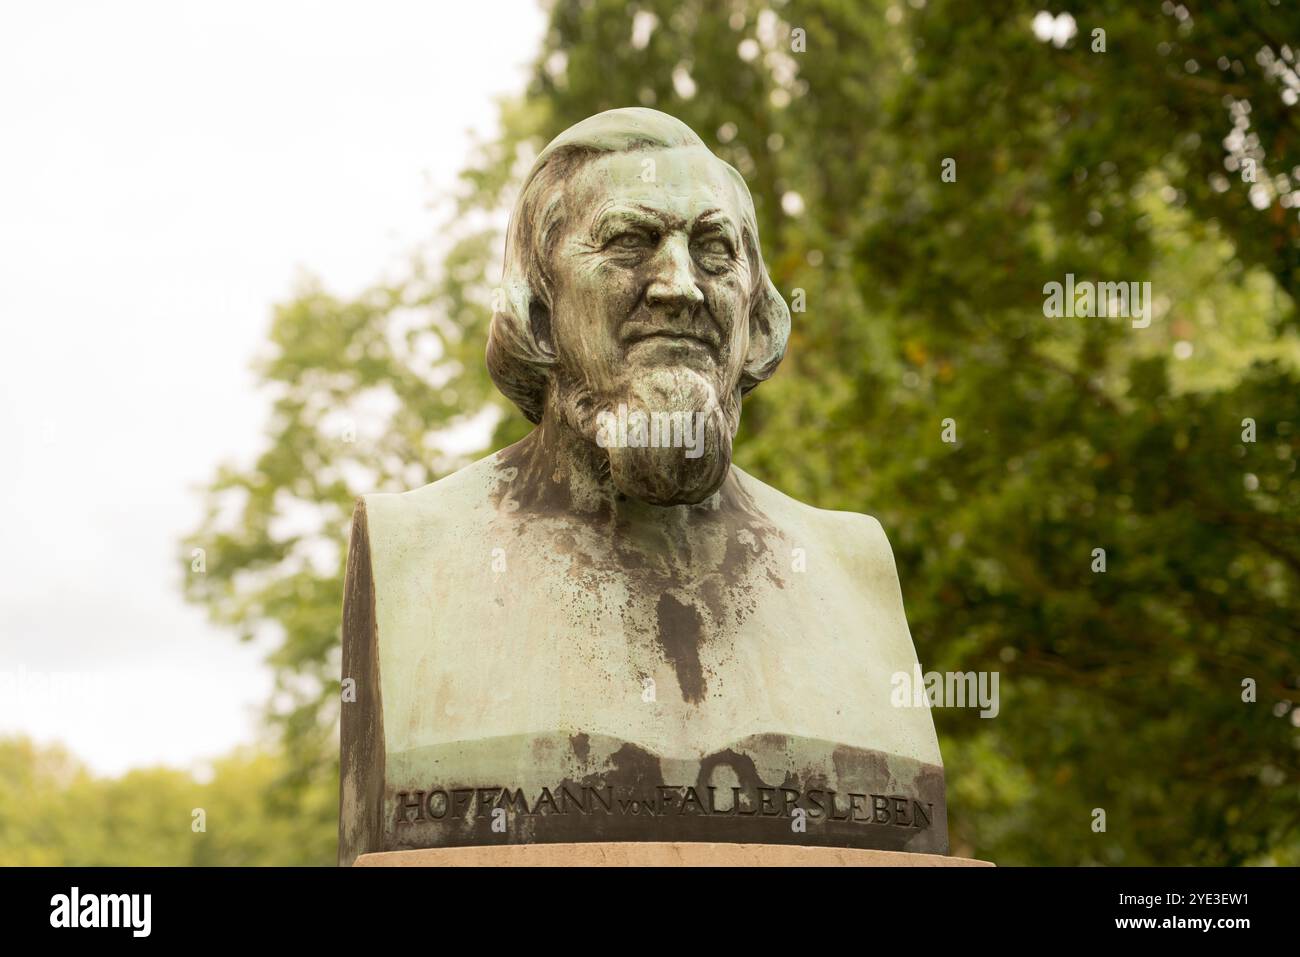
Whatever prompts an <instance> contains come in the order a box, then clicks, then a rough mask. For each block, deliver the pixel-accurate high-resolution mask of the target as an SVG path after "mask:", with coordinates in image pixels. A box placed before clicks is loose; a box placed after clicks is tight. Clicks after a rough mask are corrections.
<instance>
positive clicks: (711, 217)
mask: <svg viewBox="0 0 1300 957" xmlns="http://www.w3.org/2000/svg"><path fill="white" fill-rule="evenodd" d="M692 232H693V233H695V234H696V235H707V234H709V233H721V234H722V235H724V236H726V237H727V238H728V239H730V240H731V242H732V244H733V245H734V244H736V243H738V242H739V240H740V231H739V230H738V229H736V225H735V223H733V222H732V221H731V217H730V216H728V215H727V214H726V213H724V212H723V211H722V210H720V209H709V210H705V211H704V212H703V213H700V215H699V216H697V217H696V219H695V228H694V229H693V230H692Z"/></svg>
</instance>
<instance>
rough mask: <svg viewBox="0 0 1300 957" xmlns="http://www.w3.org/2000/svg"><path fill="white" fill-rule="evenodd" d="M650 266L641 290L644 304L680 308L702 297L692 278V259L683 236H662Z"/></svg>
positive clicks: (696, 301) (700, 299) (692, 304)
mask: <svg viewBox="0 0 1300 957" xmlns="http://www.w3.org/2000/svg"><path fill="white" fill-rule="evenodd" d="M654 270H655V271H654V276H653V278H652V279H651V280H650V285H649V286H648V287H646V291H645V299H646V305H648V306H668V307H677V308H683V307H687V306H698V305H699V304H700V303H702V302H703V301H704V292H703V291H702V290H701V289H700V287H699V286H698V285H697V284H696V282H695V268H694V263H692V262H691V250H690V246H689V244H688V242H687V239H686V237H685V236H681V235H677V236H670V237H669V238H667V239H665V240H664V242H663V245H662V246H661V247H660V249H659V255H658V256H657V257H656V259H655V263H654Z"/></svg>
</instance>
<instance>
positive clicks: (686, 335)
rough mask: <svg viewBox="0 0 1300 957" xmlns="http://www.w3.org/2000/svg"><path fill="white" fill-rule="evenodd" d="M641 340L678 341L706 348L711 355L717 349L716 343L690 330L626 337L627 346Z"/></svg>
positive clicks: (644, 333)
mask: <svg viewBox="0 0 1300 957" xmlns="http://www.w3.org/2000/svg"><path fill="white" fill-rule="evenodd" d="M642 342H670V343H679V344H682V345H686V346H691V347H695V348H704V349H707V350H708V352H709V354H710V355H713V354H714V353H715V352H716V351H717V345H716V344H715V343H713V342H711V341H709V340H708V339H705V338H704V337H703V336H697V335H695V334H694V333H690V332H668V331H656V332H643V333H636V334H633V335H630V336H628V337H627V344H628V347H629V348H631V347H632V346H635V345H638V344H640V343H642Z"/></svg>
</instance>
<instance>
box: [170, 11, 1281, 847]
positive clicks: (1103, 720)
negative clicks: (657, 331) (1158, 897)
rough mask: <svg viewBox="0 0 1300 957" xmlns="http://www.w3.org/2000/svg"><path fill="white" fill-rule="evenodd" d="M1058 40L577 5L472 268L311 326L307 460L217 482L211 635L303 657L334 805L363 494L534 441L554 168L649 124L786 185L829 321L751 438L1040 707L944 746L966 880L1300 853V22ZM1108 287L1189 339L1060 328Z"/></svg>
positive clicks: (313, 780) (508, 134)
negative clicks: (461, 443)
mask: <svg viewBox="0 0 1300 957" xmlns="http://www.w3.org/2000/svg"><path fill="white" fill-rule="evenodd" d="M1040 7H1041V5H1040V4H1039V3H1037V2H1022V0H1008V2H1004V3H998V4H973V3H968V2H957V0H931V2H929V3H927V4H924V5H922V9H920V10H917V9H915V8H914V6H913V5H910V4H905V3H901V2H890V0H880V2H867V3H863V2H850V0H812V2H803V3H798V4H765V3H759V2H750V0H731V2H729V3H727V4H722V5H720V4H717V3H714V2H704V0H638V2H636V3H633V4H631V5H629V4H627V3H625V2H622V0H585V2H577V0H558V2H556V3H554V4H553V6H552V8H551V20H550V26H549V29H548V32H547V34H546V37H545V41H544V45H543V49H542V50H541V51H540V53H539V56H538V61H537V62H538V67H537V69H536V71H535V75H534V79H533V81H532V83H531V85H530V88H529V89H528V91H527V92H526V95H525V96H524V98H523V99H522V100H520V101H519V102H517V103H510V104H506V105H505V106H504V108H503V113H502V116H503V134H502V136H501V138H500V140H499V141H497V142H493V143H487V144H483V145H482V147H481V149H480V151H479V153H478V155H477V157H476V158H475V160H474V162H473V163H472V164H471V167H470V169H469V170H468V171H467V173H466V177H465V189H464V193H463V195H462V196H461V202H460V204H459V207H458V210H457V219H456V222H455V223H453V224H451V226H450V227H449V230H448V234H447V236H446V237H444V253H445V254H444V255H443V256H442V258H441V261H440V263H439V264H438V266H437V268H426V267H425V266H422V265H419V264H415V265H413V266H412V270H411V275H410V278H409V280H407V281H405V282H403V283H400V284H397V285H396V286H394V287H392V288H383V289H376V290H373V291H371V292H369V293H367V294H365V295H363V296H361V297H359V298H358V299H357V300H356V301H352V302H345V301H339V300H337V299H335V298H334V297H331V296H329V295H328V294H327V293H326V292H324V291H323V290H321V289H319V288H309V289H305V290H304V291H303V292H302V294H301V296H300V297H299V298H297V299H296V300H295V301H293V302H291V303H288V304H286V305H284V306H282V307H281V308H280V309H278V310H277V312H276V316H275V320H274V323H273V326H272V332H271V352H270V354H269V356H268V357H266V358H265V359H263V360H262V362H261V364H260V365H259V372H260V374H261V377H262V379H263V381H264V382H265V383H266V384H267V385H268V387H269V388H270V389H271V390H272V392H273V396H274V400H275V407H274V415H273V417H272V420H271V425H270V429H269V432H268V444H267V448H266V451H265V453H264V454H263V455H262V456H261V457H260V458H259V459H258V460H257V461H256V462H255V463H253V464H252V465H251V466H249V467H246V468H234V467H231V468H227V469H225V470H223V471H222V473H221V474H220V475H219V476H217V478H216V479H215V480H214V482H213V483H212V486H211V489H210V493H209V502H210V506H211V507H210V511H209V516H208V519H207V520H206V521H205V522H204V523H203V525H202V526H201V527H200V528H199V529H198V530H196V532H195V533H194V535H193V536H192V537H191V539H190V540H189V541H187V543H186V545H185V550H184V556H185V561H186V563H187V564H188V562H189V555H190V549H191V548H193V547H202V548H204V549H205V550H206V551H207V555H208V559H207V561H208V567H207V572H206V574H203V575H198V574H193V575H190V577H189V584H188V594H189V596H190V597H191V598H192V599H193V600H195V601H197V602H200V603H202V604H204V605H206V606H207V607H208V608H209V609H210V610H211V612H212V614H213V615H214V617H215V618H216V620H218V621H221V622H224V623H227V624H229V625H231V626H232V627H236V628H238V629H240V630H241V632H243V633H244V634H246V635H250V636H251V635H254V634H259V633H263V632H267V631H270V632H271V633H273V634H275V633H278V636H279V645H278V651H277V652H276V653H275V655H274V657H273V662H274V664H275V666H276V669H277V674H278V675H279V693H278V694H277V696H276V699H275V701H274V702H273V703H272V713H273V716H274V717H275V719H276V720H277V721H279V722H281V723H282V725H283V727H284V728H285V730H286V733H287V741H286V748H287V753H288V754H289V755H290V756H291V757H292V759H293V763H292V772H293V773H292V774H288V775H287V776H288V778H289V779H290V780H292V781H293V782H296V784H297V786H298V787H299V788H300V789H303V790H302V793H303V794H307V793H309V792H310V789H311V788H312V787H313V786H315V785H318V784H319V783H320V782H321V781H328V780H332V779H331V778H330V775H331V774H334V773H336V767H335V765H334V764H333V763H332V762H334V761H335V760H336V759H335V757H334V755H333V751H332V748H333V743H332V741H333V739H332V737H331V733H330V732H331V730H332V727H333V722H334V721H335V718H336V715H337V706H336V704H335V701H336V698H337V677H336V676H337V673H338V658H337V645H338V628H339V620H338V619H339V607H340V594H341V593H340V585H341V575H342V561H343V555H344V549H345V542H346V534H347V517H348V514H349V511H350V507H351V503H352V500H353V498H354V497H355V496H356V495H358V494H361V493H364V492H370V491H376V490H400V489H405V488H411V487H415V486H418V485H420V484H423V483H425V482H428V481H430V480H432V479H434V478H436V477H437V476H440V475H442V474H445V473H447V472H448V471H450V470H452V469H454V468H456V467H458V466H459V465H460V464H463V462H464V461H466V458H465V457H462V456H460V455H453V454H449V453H447V452H446V451H445V440H446V433H447V430H449V429H453V428H456V427H458V426H463V425H464V423H465V422H466V421H468V420H470V419H472V418H473V417H474V416H477V415H481V414H486V415H487V416H488V418H487V419H484V420H482V421H484V422H487V421H495V422H496V430H495V434H494V435H493V439H492V446H493V447H500V446H501V445H502V444H504V443H505V442H507V441H509V440H511V439H514V438H517V437H519V436H520V435H522V434H524V432H525V431H526V424H525V423H524V422H523V420H522V418H521V417H520V416H519V415H518V414H517V413H515V412H514V411H513V410H511V409H510V408H508V407H507V406H505V405H504V403H503V402H502V401H501V400H500V399H499V397H497V396H495V395H494V393H493V391H492V389H491V386H490V383H489V381H488V379H487V376H486V373H485V370H484V368H483V363H482V351H483V348H484V343H485V329H486V322H487V319H488V316H489V301H490V295H491V287H492V284H493V282H494V281H495V278H496V277H497V276H498V275H499V269H500V257H501V248H502V238H501V232H500V227H501V225H502V219H501V214H502V213H503V211H505V210H507V209H508V208H509V200H510V197H511V195H512V193H511V191H512V189H513V187H514V186H515V185H517V180H518V176H519V173H520V169H521V162H520V155H521V152H523V153H525V154H526V152H527V151H528V150H536V149H538V148H540V146H541V145H542V144H543V143H544V142H545V141H546V140H547V139H549V138H550V137H551V136H553V135H554V134H556V133H558V132H559V131H561V130H563V129H564V128H565V127H567V126H569V125H570V124H571V123H573V122H576V121H578V120H580V119H582V118H584V117H586V116H588V115H590V114H592V113H595V112H597V111H599V110H603V109H608V108H612V107H619V106H626V105H629V104H642V105H647V106H654V107H657V108H660V109H664V110H667V111H669V112H671V113H673V114H675V115H677V116H680V117H681V118H682V119H683V120H685V121H686V122H687V123H688V124H690V125H691V126H692V127H693V128H694V129H696V130H697V131H698V132H699V133H700V134H701V136H703V137H704V138H705V140H706V141H707V142H709V143H710V146H711V147H713V148H714V149H715V151H716V152H717V153H718V154H719V155H721V156H722V157H723V158H725V159H727V160H728V161H729V162H731V163H732V164H733V165H735V166H736V167H737V168H738V169H739V170H740V171H741V172H742V173H743V174H744V175H745V177H746V178H747V180H748V181H749V183H750V185H751V189H752V191H753V193H754V198H755V203H756V207H757V212H758V217H759V225H760V232H761V235H762V238H763V246H764V253H765V256H766V258H767V261H768V263H769V266H770V267H771V271H772V275H773V279H774V281H775V282H776V284H777V286H778V287H779V288H780V289H781V290H782V291H783V292H784V293H785V294H786V295H787V298H791V297H792V296H793V295H794V290H796V289H801V290H803V293H804V296H805V297H806V302H807V309H806V311H804V312H797V313H796V314H795V315H794V330H793V334H792V337H791V342H790V351H789V355H788V358H787V360H786V362H785V364H784V366H783V367H782V369H781V370H780V372H779V373H778V375H777V376H776V377H775V378H774V379H773V380H772V381H770V382H768V383H765V384H764V385H763V386H762V388H760V389H759V390H758V391H757V392H756V393H755V394H754V396H753V397H752V399H751V400H750V401H749V402H748V403H747V404H746V407H745V417H744V422H743V424H742V435H741V436H740V438H739V439H738V442H737V449H738V462H739V464H740V465H742V466H743V467H744V468H746V469H748V470H750V471H752V472H753V473H755V474H756V475H758V476H759V477H761V478H762V479H764V480H765V481H767V482H769V483H771V484H773V485H776V486H777V487H779V488H781V489H783V490H784V491H786V492H787V493H789V494H791V495H794V496H796V497H798V498H801V499H803V500H805V501H809V502H812V503H814V504H816V505H819V506H822V507H826V508H837V509H849V510H854V511H862V512H868V513H871V514H874V515H876V516H877V517H879V518H880V519H881V521H882V523H883V524H884V527H885V528H886V530H887V531H888V532H889V534H890V537H891V540H892V542H893V545H894V548H895V551H896V556H897V560H898V564H899V570H900V575H901V579H902V583H903V590H904V597H905V600H906V602H907V607H908V614H909V620H910V623H911V627H912V632H913V635H914V638H915V641H916V645H917V649H918V651H919V653H920V655H921V658H922V661H923V662H924V664H925V666H926V667H927V668H932V669H936V670H960V671H971V670H975V671H980V670H996V671H999V672H1000V673H1001V679H1002V681H1001V690H1002V695H1003V701H1002V710H1001V714H1000V715H999V716H998V718H996V719H995V720H988V721H985V720H981V719H979V718H978V717H977V716H976V715H975V714H974V713H973V712H956V711H948V710H940V711H937V712H936V720H937V722H938V727H939V734H940V742H941V746H942V747H943V750H944V754H945V761H946V766H947V769H948V775H949V780H950V786H951V790H952V796H951V802H950V803H951V812H950V813H951V826H952V832H953V837H954V852H955V853H961V854H966V855H972V856H978V857H985V858H991V859H994V860H997V861H999V862H1002V863H1007V864H1012V863H1060V864H1073V863H1123V864H1146V863H1162V864H1174V863H1246V862H1252V861H1265V860H1277V861H1291V862H1294V861H1296V860H1297V859H1298V857H1300V827H1298V825H1300V819H1298V816H1297V814H1296V808H1297V806H1298V802H1297V798H1298V797H1300V733H1298V732H1297V726H1296V722H1295V720H1294V716H1295V714H1296V712H1295V711H1294V710H1292V708H1291V704H1290V703H1291V702H1295V701H1300V687H1298V685H1300V655H1297V653H1296V648H1297V637H1298V635H1297V632H1298V630H1300V629H1298V626H1297V622H1300V593H1298V592H1297V577H1298V576H1300V477H1297V474H1296V462H1297V458H1298V457H1300V389H1298V388H1297V386H1298V385H1300V382H1298V380H1300V372H1298V371H1297V370H1300V347H1298V346H1297V339H1296V319H1297V311H1296V295H1297V282H1298V281H1300V219H1298V218H1297V209H1298V208H1300V192H1298V191H1297V187H1298V186H1300V138H1297V135H1296V134H1297V132H1300V113H1298V112H1297V108H1296V107H1295V105H1294V104H1288V103H1286V102H1285V100H1284V98H1283V96H1284V91H1285V89H1286V87H1287V83H1289V82H1291V80H1290V77H1293V76H1294V65H1295V53H1294V50H1293V48H1285V49H1284V41H1285V40H1287V39H1288V38H1293V37H1295V36H1296V35H1297V32H1298V31H1297V30H1296V27H1298V26H1300V19H1298V18H1297V13H1296V10H1295V7H1294V5H1287V4H1270V3H1267V2H1265V3H1259V4H1254V3H1247V4H1232V5H1226V6H1225V7H1224V8H1223V9H1222V10H1221V11H1216V10H1211V9H1202V8H1201V7H1200V5H1195V4H1186V5H1185V6H1179V7H1175V6H1174V5H1172V4H1168V5H1166V7H1167V10H1168V11H1169V12H1161V11H1160V9H1159V8H1158V7H1157V6H1155V5H1151V6H1150V7H1149V8H1148V7H1147V6H1145V5H1143V6H1141V7H1139V6H1138V5H1134V4H1130V3H1126V2H1120V0H1093V2H1083V3H1079V4H1075V5H1074V9H1073V11H1072V12H1073V15H1074V17H1075V19H1076V22H1077V26H1078V34H1077V36H1075V37H1074V39H1073V40H1072V41H1071V42H1069V43H1068V44H1066V45H1065V46H1064V47H1057V46H1055V45H1054V44H1051V43H1045V42H1041V41H1040V40H1038V39H1037V38H1036V37H1035V36H1034V34H1033V32H1032V30H1031V22H1032V20H1033V18H1034V16H1035V14H1036V13H1037V12H1038V11H1039V9H1040ZM1188 10H1190V14H1189V15H1187V16H1183V15H1182V13H1187V11H1188ZM1180 11H1181V13H1180ZM638 14H639V15H640V18H641V22H642V23H643V24H644V23H646V22H648V21H647V20H646V16H647V15H652V16H653V17H654V23H655V29H654V30H653V31H652V32H650V33H649V34H648V36H643V35H641V34H638V36H637V40H642V39H644V40H645V42H644V43H634V42H633V37H634V33H633V22H634V17H636V16H637V15H638ZM796 27H797V28H799V29H802V30H804V31H805V35H806V51H805V52H794V51H793V50H792V49H791V44H790V36H791V30H792V29H793V28H796ZM1096 28H1102V29H1104V30H1105V31H1106V52H1104V53H1102V52H1093V50H1092V49H1091V46H1092V42H1093V41H1092V31H1093V30H1094V29H1096ZM1279 64H1280V65H1279ZM1234 130H1235V131H1236V132H1235V133H1234ZM525 158H526V156H525ZM945 158H952V159H955V160H956V173H957V179H956V182H943V181H942V180H941V178H940V169H941V163H942V161H943V160H944V159H945ZM1247 159H1252V160H1254V161H1255V165H1256V167H1257V177H1256V182H1254V183H1249V182H1245V181H1243V178H1242V169H1243V167H1244V163H1245V160H1247ZM783 198H784V201H783ZM1261 207H1262V208H1261ZM1066 273H1073V274H1074V275H1075V276H1076V277H1078V279H1079V280H1085V279H1089V280H1114V281H1150V282H1151V283H1152V286H1153V290H1154V293H1155V296H1156V308H1155V312H1154V317H1153V320H1152V323H1151V325H1150V327H1149V328H1146V329H1137V328H1134V327H1133V326H1132V325H1131V324H1130V323H1129V322H1128V321H1127V320H1124V319H1118V318H1114V319H1104V318H1103V319H1048V318H1045V317H1044V314H1043V300H1044V290H1043V286H1044V284H1045V283H1047V282H1051V281H1058V282H1060V281H1064V278H1065V275H1066ZM1175 348H1176V349H1177V352H1175ZM1174 356H1180V357H1181V358H1174ZM484 410H487V411H486V413H485V411H484ZM949 417H951V418H952V419H954V420H955V422H956V424H957V435H958V442H957V443H956V444H945V443H943V442H941V441H940V428H941V424H940V423H941V420H942V419H944V418H949ZM1246 417H1250V418H1253V419H1255V420H1256V422H1257V425H1258V441H1257V442H1256V443H1253V444H1247V443H1244V442H1243V441H1242V438H1241V432H1242V420H1243V419H1244V418H1246ZM349 419H350V420H351V422H352V424H354V425H355V427H356V437H355V441H346V437H347V429H346V426H347V425H348V424H349V423H348V420H349ZM480 451H486V449H484V450H480ZM302 514H306V515H307V516H309V519H308V520H302V519H301V515H302ZM295 515H298V516H299V517H300V520H299V521H298V522H297V523H295V522H294V521H293V517H294V516H295ZM1094 548H1104V549H1105V550H1106V553H1107V571H1106V572H1105V573H1104V574H1099V573H1094V572H1092V571H1091V569H1090V565H1091V560H1092V559H1091V555H1092V550H1093V549H1094ZM810 627H815V625H814V624H813V623H810ZM1244 678H1253V679H1254V680H1255V681H1257V682H1258V688H1259V691H1258V694H1259V700H1258V702H1257V703H1254V704H1247V703H1243V701H1242V700H1241V683H1242V680H1243V679H1244ZM159 787H160V789H162V784H161V782H160V783H159ZM1094 808H1103V809H1105V810H1106V813H1107V830H1106V832H1105V833H1094V832H1093V830H1092V828H1091V824H1092V810H1093V809H1094ZM321 827H322V835H323V834H324V832H325V825H324V824H322V825H321ZM329 833H330V836H331V837H332V833H333V832H332V830H330V832H329Z"/></svg>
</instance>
